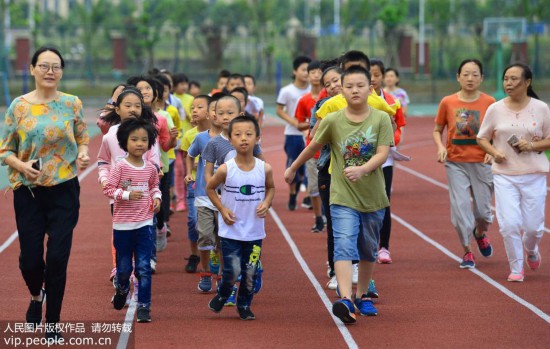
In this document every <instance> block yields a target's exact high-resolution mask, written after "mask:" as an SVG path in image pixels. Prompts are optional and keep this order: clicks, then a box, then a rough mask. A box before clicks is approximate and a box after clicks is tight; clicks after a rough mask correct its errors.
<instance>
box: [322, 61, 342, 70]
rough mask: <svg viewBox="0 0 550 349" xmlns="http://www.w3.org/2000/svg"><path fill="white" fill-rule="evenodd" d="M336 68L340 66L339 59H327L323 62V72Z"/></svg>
mask: <svg viewBox="0 0 550 349" xmlns="http://www.w3.org/2000/svg"><path fill="white" fill-rule="evenodd" d="M334 66H339V58H338V57H336V58H333V59H326V60H322V61H321V70H322V71H323V72H324V71H325V70H327V69H329V68H332V67H334Z"/></svg>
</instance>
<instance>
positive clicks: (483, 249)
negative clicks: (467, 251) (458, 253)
mask: <svg viewBox="0 0 550 349" xmlns="http://www.w3.org/2000/svg"><path fill="white" fill-rule="evenodd" d="M476 232H477V229H474V238H475V239H476V242H477V247H478V249H479V253H481V255H482V256H483V257H491V256H492V255H493V246H491V242H490V241H489V238H488V237H487V235H486V234H483V235H481V236H479V237H478V236H477V235H476Z"/></svg>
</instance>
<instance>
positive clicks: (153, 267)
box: [149, 259, 157, 274]
mask: <svg viewBox="0 0 550 349" xmlns="http://www.w3.org/2000/svg"><path fill="white" fill-rule="evenodd" d="M149 263H150V264H151V274H154V273H156V272H157V261H156V260H154V259H150V260H149Z"/></svg>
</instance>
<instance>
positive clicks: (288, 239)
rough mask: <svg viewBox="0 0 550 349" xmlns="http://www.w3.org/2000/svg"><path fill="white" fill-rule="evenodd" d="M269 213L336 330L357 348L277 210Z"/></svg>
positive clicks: (352, 346)
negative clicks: (333, 311) (335, 314)
mask: <svg viewBox="0 0 550 349" xmlns="http://www.w3.org/2000/svg"><path fill="white" fill-rule="evenodd" d="M269 213H270V214H271V217H273V220H274V221H275V223H277V226H278V227H279V230H280V231H281V233H282V234H283V236H284V237H285V240H286V242H287V243H288V246H290V249H291V250H292V253H293V254H294V257H295V258H296V260H297V261H298V263H299V264H300V266H301V267H302V270H303V271H304V274H306V276H307V278H308V279H309V281H310V282H311V284H312V285H313V287H314V288H315V291H317V294H318V295H319V297H320V298H321V301H323V304H324V305H325V307H326V308H327V311H328V313H329V314H330V316H332V319H333V320H334V323H335V324H336V326H337V327H338V330H339V331H340V333H341V334H342V337H344V341H346V344H347V345H348V347H349V348H359V346H358V345H357V343H356V342H355V340H354V339H353V336H352V335H351V333H350V332H349V331H348V329H347V328H346V325H344V323H343V322H341V321H340V320H339V319H338V318H337V317H336V316H334V315H333V314H332V302H331V301H330V300H329V299H328V297H327V295H326V293H325V291H324V290H323V288H322V287H321V285H320V284H319V282H318V281H317V279H316V278H315V276H314V275H313V272H312V271H311V269H309V266H308V265H307V263H306V261H305V260H304V258H303V257H302V254H301V253H300V250H299V249H298V246H296V244H295V243H294V240H293V239H292V237H291V236H290V234H289V233H288V230H286V228H285V225H284V224H283V222H282V221H281V219H280V218H279V216H278V215H277V212H275V210H274V209H273V208H270V209H269Z"/></svg>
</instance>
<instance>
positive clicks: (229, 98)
mask: <svg viewBox="0 0 550 349" xmlns="http://www.w3.org/2000/svg"><path fill="white" fill-rule="evenodd" d="M224 100H230V101H232V102H233V103H235V105H236V106H237V114H240V113H241V111H242V110H241V102H239V100H238V99H237V97H235V96H232V95H228V94H222V96H221V97H220V98H219V99H218V100H217V101H216V108H217V107H218V102H220V101H224Z"/></svg>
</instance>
